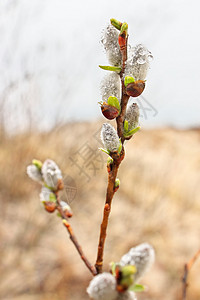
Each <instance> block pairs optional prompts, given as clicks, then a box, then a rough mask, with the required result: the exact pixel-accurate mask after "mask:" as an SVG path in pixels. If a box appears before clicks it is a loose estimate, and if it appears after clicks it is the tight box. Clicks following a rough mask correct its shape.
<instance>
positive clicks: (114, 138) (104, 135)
mask: <svg viewBox="0 0 200 300" xmlns="http://www.w3.org/2000/svg"><path fill="white" fill-rule="evenodd" d="M101 140H102V142H103V144H104V147H105V149H106V150H109V151H110V152H115V151H117V150H118V149H119V146H120V142H119V137H118V134H117V132H116V130H115V128H114V127H113V126H112V125H110V124H108V123H104V124H103V126H102V129H101Z"/></svg>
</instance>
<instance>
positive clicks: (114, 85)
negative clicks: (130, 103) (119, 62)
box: [100, 72, 121, 102]
mask: <svg viewBox="0 0 200 300" xmlns="http://www.w3.org/2000/svg"><path fill="white" fill-rule="evenodd" d="M100 92H101V95H102V99H103V100H104V101H107V100H108V98H109V97H110V96H114V97H117V99H118V100H119V102H120V100H121V80H120V77H119V75H118V74H117V73H116V72H109V73H108V74H107V75H106V76H105V77H104V78H103V80H102V81H101V84H100Z"/></svg>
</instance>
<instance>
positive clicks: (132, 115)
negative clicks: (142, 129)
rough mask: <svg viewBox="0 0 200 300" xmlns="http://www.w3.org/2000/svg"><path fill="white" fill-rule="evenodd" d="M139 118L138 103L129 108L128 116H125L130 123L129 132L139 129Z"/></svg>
mask: <svg viewBox="0 0 200 300" xmlns="http://www.w3.org/2000/svg"><path fill="white" fill-rule="evenodd" d="M139 116H140V111H139V106H138V105H137V103H133V104H131V105H130V106H129V107H128V109H127V112H126V116H125V119H126V120H127V121H128V130H129V131H130V130H132V129H134V128H136V127H138V123H139Z"/></svg>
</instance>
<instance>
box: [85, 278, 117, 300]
mask: <svg viewBox="0 0 200 300" xmlns="http://www.w3.org/2000/svg"><path fill="white" fill-rule="evenodd" d="M87 293H88V295H89V296H90V298H91V299H93V300H116V298H117V295H118V292H117V290H116V280H115V277H114V276H113V275H111V274H110V273H106V272H105V273H102V274H99V275H97V276H95V277H94V278H93V279H92V280H91V281H90V284H89V287H88V288H87Z"/></svg>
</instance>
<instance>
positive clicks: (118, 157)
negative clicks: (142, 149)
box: [95, 38, 129, 273]
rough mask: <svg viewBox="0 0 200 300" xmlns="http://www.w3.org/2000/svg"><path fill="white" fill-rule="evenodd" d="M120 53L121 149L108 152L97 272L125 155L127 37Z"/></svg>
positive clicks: (100, 266) (99, 268)
mask: <svg viewBox="0 0 200 300" xmlns="http://www.w3.org/2000/svg"><path fill="white" fill-rule="evenodd" d="M121 53H122V70H121V73H120V78H121V84H122V97H121V112H120V115H119V116H118V117H117V118H116V122H117V133H118V136H119V138H120V139H121V142H122V151H121V153H120V154H118V153H111V154H110V156H111V157H112V159H113V162H112V163H111V165H110V170H109V171H108V186H107V192H106V202H105V206H104V211H103V220H102V223H101V227H100V235H99V244H98V251H97V259H96V264H95V267H96V270H97V273H102V269H103V254H104V246H105V240H106V232H107V227H108V220H109V215H110V211H111V204H112V199H113V196H114V194H115V180H116V178H117V173H118V169H119V165H120V163H121V162H122V160H123V159H124V156H125V151H124V147H123V143H124V140H125V138H124V136H123V123H124V118H125V114H126V106H127V103H128V99H129V96H127V95H126V93H125V86H124V82H123V74H124V68H125V63H126V60H127V38H126V46H125V47H124V48H123V49H121Z"/></svg>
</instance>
